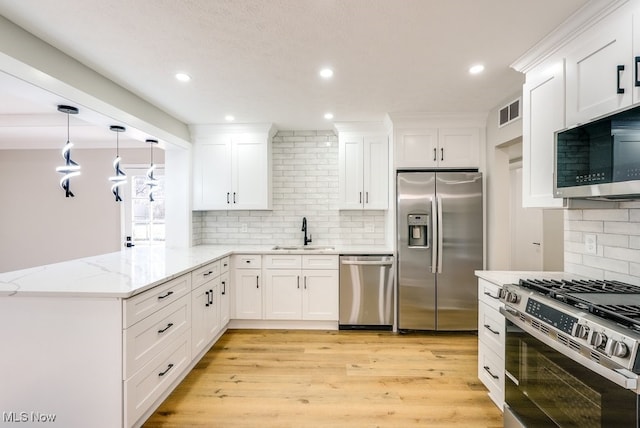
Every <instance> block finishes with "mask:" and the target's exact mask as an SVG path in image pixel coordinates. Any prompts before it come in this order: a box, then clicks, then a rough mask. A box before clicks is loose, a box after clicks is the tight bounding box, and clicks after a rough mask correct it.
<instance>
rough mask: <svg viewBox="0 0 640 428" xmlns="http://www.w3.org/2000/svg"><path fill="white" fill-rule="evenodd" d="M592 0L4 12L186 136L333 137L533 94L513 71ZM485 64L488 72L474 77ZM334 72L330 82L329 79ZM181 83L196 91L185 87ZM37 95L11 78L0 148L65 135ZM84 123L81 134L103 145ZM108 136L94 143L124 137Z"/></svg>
mask: <svg viewBox="0 0 640 428" xmlns="http://www.w3.org/2000/svg"><path fill="white" fill-rule="evenodd" d="M586 2H587V0H562V1H558V0H518V1H514V0H455V1H451V0H394V1H391V0H348V1H347V0H268V1H267V0H136V1H131V0H108V1H105V0H82V1H77V0H56V1H55V2H53V1H42V0H20V1H15V0H0V14H1V15H2V16H4V17H5V18H7V19H8V20H10V21H12V22H14V23H15V24H17V25H18V26H20V27H22V28H24V29H25V30H27V31H28V32H30V33H32V34H34V35H35V36H37V37H39V38H41V39H43V40H44V41H46V42H48V43H49V44H51V45H52V46H54V47H56V48H58V49H59V50H61V51H63V52H65V53H66V54H68V55H70V56H71V57H73V58H75V59H77V60H78V61H80V62H81V63H83V64H85V65H86V66H88V67H90V68H92V69H94V70H95V71H97V72H98V73H100V74H102V75H103V76H105V77H107V78H108V79H110V80H112V81H114V82H115V83H117V84H118V85H120V86H122V87H124V88H126V89H128V90H130V91H131V92H133V93H134V94H136V95H137V96H139V97H141V98H143V99H145V100H147V101H148V102H150V103H151V104H153V105H155V106H157V107H159V108H160V109H162V110H164V111H165V112H167V113H169V114H170V115H171V116H174V117H175V118H177V119H178V120H180V121H182V122H184V123H186V124H205V123H225V119H224V117H225V115H229V114H231V115H233V116H235V118H236V120H235V122H236V123H265V122H266V123H273V124H274V125H275V126H276V127H277V128H278V129H331V128H332V123H331V121H327V120H326V119H324V117H323V115H324V113H326V112H332V113H333V114H334V119H333V120H334V121H338V122H345V121H380V120H382V118H383V117H384V115H385V114H386V113H407V112H434V113H436V112H437V113H443V112H472V113H483V112H488V111H490V110H491V109H493V108H495V107H496V106H497V105H498V104H499V103H501V102H504V101H508V100H505V98H506V97H509V96H510V95H512V94H514V93H516V92H517V91H518V90H519V88H520V86H521V85H522V83H523V80H524V79H523V76H522V75H521V74H520V73H518V72H516V71H514V70H512V69H510V67H509V65H510V64H511V63H512V62H513V61H515V60H516V59H517V58H518V57H519V56H520V55H522V54H523V53H524V52H525V51H527V50H528V49H529V48H530V47H532V46H533V45H534V44H535V43H536V42H538V41H539V40H540V39H542V38H543V37H544V36H545V35H546V34H548V33H549V32H550V31H551V30H552V29H554V28H555V27H556V26H558V25H559V24H560V23H562V22H563V21H564V20H565V19H566V18H567V17H569V16H570V15H571V14H572V13H573V12H574V11H576V10H577V9H578V8H579V7H581V6H582V5H583V4H585V3H586ZM476 63H482V64H484V65H485V67H486V69H485V71H484V73H482V74H480V75H470V74H469V73H468V69H469V67H470V66H471V65H473V64H476ZM325 66H328V67H331V68H332V69H333V70H334V71H335V74H334V77H333V78H332V79H330V80H323V79H321V78H320V77H319V75H318V72H319V70H320V69H321V68H322V67H325ZM179 71H183V72H186V73H188V74H189V75H190V76H191V77H192V80H191V81H190V82H188V83H183V82H178V81H177V80H176V79H175V77H174V74H175V73H176V72H179ZM0 74H3V73H0ZM26 86H28V85H27V84H25V83H23V82H21V81H17V80H15V79H12V78H11V76H8V75H4V76H0V97H2V99H3V100H4V101H3V102H2V103H1V104H0V125H4V126H1V127H0V128H2V129H0V147H2V146H5V147H6V145H7V144H8V142H9V141H10V142H11V143H10V144H12V145H18V146H20V145H21V144H22V142H21V141H22V140H21V139H24V141H27V140H28V139H29V138H33V137H32V135H31V134H32V133H34V132H36V131H37V130H38V127H36V126H34V125H33V124H34V123H40V124H43V123H47V120H45V119H44V118H45V116H46V117H49V118H50V119H49V122H52V123H51V126H52V127H55V126H58V127H59V125H56V124H59V122H60V116H59V115H60V113H58V112H55V114H51V106H52V103H54V104H55V103H59V102H60V100H55V101H54V99H53V98H55V95H53V94H50V93H45V92H44V91H42V90H38V88H33V87H32V88H27V87H26ZM16 88H17V89H16ZM52 97H53V98H52ZM56 115H57V116H56ZM96 120H97V121H98V122H100V120H103V121H104V119H96ZM53 122H55V123H53ZM90 122H92V121H90ZM63 123H64V126H66V121H65V120H63ZM6 124H13V125H14V126H6ZM76 124H77V125H78V126H79V128H78V130H77V131H76V130H75V128H74V133H76V132H77V133H76V134H74V135H76V136H77V135H78V134H80V135H84V132H87V133H89V134H90V133H91V124H90V123H81V121H77V123H76ZM80 125H82V126H80ZM5 128H10V129H11V135H10V136H9V135H7V134H6V133H5V131H3V129H5ZM34 128H36V129H34ZM44 128H47V127H46V126H44V127H41V128H40V133H41V134H50V133H51V132H50V131H51V128H47V129H44ZM102 128H105V129H106V131H105V129H100V132H99V134H100V137H98V136H94V137H91V138H95V139H100V138H101V139H102V140H104V139H105V138H107V139H108V138H111V139H112V138H113V135H111V136H109V131H108V127H106V126H103V127H102ZM40 138H43V137H42V135H41V136H40ZM88 138H89V137H88ZM76 139H78V140H79V139H80V137H76ZM39 141H42V139H41V140H39ZM56 141H57V142H56V144H57V146H59V145H60V142H59V138H58V139H57V140H56ZM42 144H43V143H41V145H42Z"/></svg>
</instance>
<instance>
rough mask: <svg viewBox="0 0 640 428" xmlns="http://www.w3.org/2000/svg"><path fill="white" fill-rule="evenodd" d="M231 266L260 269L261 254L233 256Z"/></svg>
mask: <svg viewBox="0 0 640 428" xmlns="http://www.w3.org/2000/svg"><path fill="white" fill-rule="evenodd" d="M233 266H234V267H235V268H236V269H260V268H261V267H262V256H260V255H257V254H252V255H239V256H234V258H233Z"/></svg>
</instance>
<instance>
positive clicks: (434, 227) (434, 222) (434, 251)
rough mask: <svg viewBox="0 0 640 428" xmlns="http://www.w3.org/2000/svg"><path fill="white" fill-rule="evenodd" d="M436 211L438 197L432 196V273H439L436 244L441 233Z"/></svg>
mask: <svg viewBox="0 0 640 428" xmlns="http://www.w3.org/2000/svg"><path fill="white" fill-rule="evenodd" d="M435 213H436V199H435V198H431V240H432V243H431V273H437V265H436V263H437V260H438V246H437V245H436V240H437V239H438V236H439V233H438V232H437V228H438V216H437V215H435Z"/></svg>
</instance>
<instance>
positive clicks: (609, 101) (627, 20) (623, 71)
mask: <svg viewBox="0 0 640 428" xmlns="http://www.w3.org/2000/svg"><path fill="white" fill-rule="evenodd" d="M632 18H633V16H632V14H631V13H629V12H628V10H627V9H620V10H618V11H616V12H615V13H613V14H611V15H609V16H608V17H606V18H605V19H603V20H602V21H601V22H599V23H598V24H597V25H596V26H594V27H592V28H590V29H589V30H587V31H586V32H585V33H584V34H582V35H581V36H580V37H579V38H578V39H576V41H575V42H573V43H572V44H571V45H570V46H569V49H570V51H569V53H568V54H567V55H566V69H567V71H566V73H567V75H566V81H567V87H566V97H567V108H566V120H567V126H568V127H571V126H574V125H576V124H580V123H586V122H590V121H592V120H593V119H596V118H598V117H600V116H603V115H606V114H608V113H611V112H613V111H615V110H618V109H621V108H624V107H627V106H630V105H631V103H632V102H637V100H633V92H634V89H633V83H634V80H635V79H636V77H637V74H636V73H637V71H636V70H635V68H636V66H637V64H636V63H635V61H634V53H633V49H634V47H633V46H632V36H633V29H632ZM636 49H638V47H636ZM639 52H640V51H639Z"/></svg>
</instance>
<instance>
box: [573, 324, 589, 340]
mask: <svg viewBox="0 0 640 428" xmlns="http://www.w3.org/2000/svg"><path fill="white" fill-rule="evenodd" d="M571 334H572V335H573V337H577V338H580V339H586V338H587V336H589V327H587V326H586V325H583V324H577V323H576V324H575V325H574V326H573V331H572V332H571Z"/></svg>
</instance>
